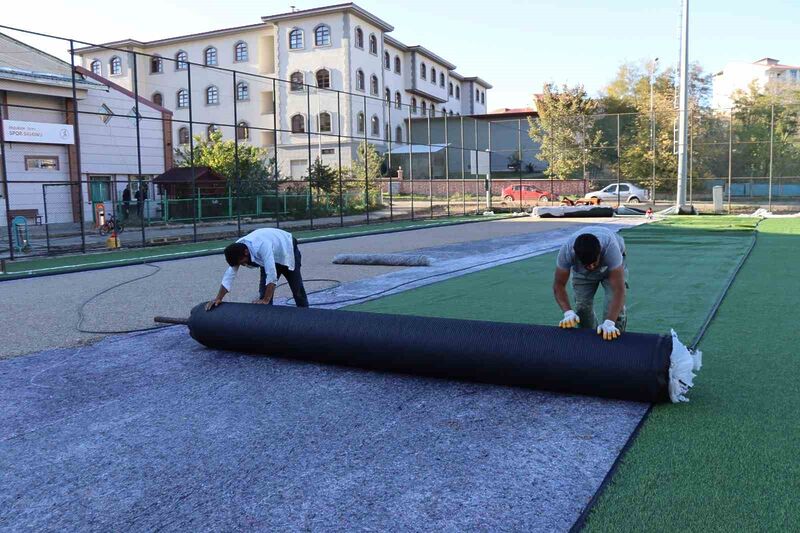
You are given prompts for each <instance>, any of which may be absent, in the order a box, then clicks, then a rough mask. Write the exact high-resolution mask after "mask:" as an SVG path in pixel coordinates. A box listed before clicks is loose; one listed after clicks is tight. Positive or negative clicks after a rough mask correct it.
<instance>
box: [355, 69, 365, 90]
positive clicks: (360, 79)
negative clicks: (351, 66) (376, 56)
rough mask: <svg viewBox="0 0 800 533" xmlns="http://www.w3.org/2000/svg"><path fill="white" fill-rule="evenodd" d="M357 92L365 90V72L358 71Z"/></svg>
mask: <svg viewBox="0 0 800 533" xmlns="http://www.w3.org/2000/svg"><path fill="white" fill-rule="evenodd" d="M356 90H357V91H363V90H364V71H363V70H361V69H358V70H357V71H356Z"/></svg>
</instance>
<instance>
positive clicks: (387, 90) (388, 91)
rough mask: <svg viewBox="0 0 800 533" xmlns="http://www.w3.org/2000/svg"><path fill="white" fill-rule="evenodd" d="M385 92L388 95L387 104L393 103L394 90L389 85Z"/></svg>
mask: <svg viewBox="0 0 800 533" xmlns="http://www.w3.org/2000/svg"><path fill="white" fill-rule="evenodd" d="M383 92H384V94H385V96H386V103H387V104H391V103H392V91H391V90H390V89H389V88H388V87H387V88H386V89H385V90H384V91H383Z"/></svg>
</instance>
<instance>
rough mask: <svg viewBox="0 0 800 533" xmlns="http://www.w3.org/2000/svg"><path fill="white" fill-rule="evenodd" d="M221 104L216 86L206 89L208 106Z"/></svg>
mask: <svg viewBox="0 0 800 533" xmlns="http://www.w3.org/2000/svg"><path fill="white" fill-rule="evenodd" d="M218 103H219V89H217V87H216V86H214V85H211V86H210V87H207V88H206V104H207V105H216V104H218Z"/></svg>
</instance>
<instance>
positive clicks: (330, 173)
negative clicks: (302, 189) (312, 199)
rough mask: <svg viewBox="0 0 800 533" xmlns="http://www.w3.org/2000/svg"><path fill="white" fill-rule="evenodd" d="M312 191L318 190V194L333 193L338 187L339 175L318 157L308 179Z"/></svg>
mask: <svg viewBox="0 0 800 533" xmlns="http://www.w3.org/2000/svg"><path fill="white" fill-rule="evenodd" d="M308 182H309V185H310V186H311V188H312V189H316V191H317V194H319V193H321V192H324V193H328V194H330V193H332V192H334V190H335V189H336V186H337V185H338V182H339V180H338V175H337V172H336V171H335V170H333V169H332V168H331V167H330V166H329V165H326V164H324V163H323V162H322V160H321V159H320V158H319V157H317V158H316V159H315V160H314V163H313V165H312V166H311V176H309V179H308Z"/></svg>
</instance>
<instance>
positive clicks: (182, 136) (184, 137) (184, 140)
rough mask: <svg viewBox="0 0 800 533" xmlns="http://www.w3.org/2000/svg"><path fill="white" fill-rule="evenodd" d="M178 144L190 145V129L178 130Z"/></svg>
mask: <svg viewBox="0 0 800 533" xmlns="http://www.w3.org/2000/svg"><path fill="white" fill-rule="evenodd" d="M178 144H189V128H181V129H179V130H178Z"/></svg>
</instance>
